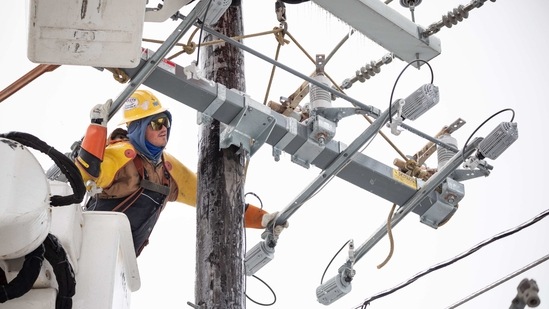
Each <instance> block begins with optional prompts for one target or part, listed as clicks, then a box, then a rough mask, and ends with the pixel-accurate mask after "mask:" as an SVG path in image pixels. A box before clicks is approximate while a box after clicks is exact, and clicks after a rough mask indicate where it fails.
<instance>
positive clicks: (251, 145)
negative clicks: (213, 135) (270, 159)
mask: <svg viewBox="0 0 549 309" xmlns="http://www.w3.org/2000/svg"><path fill="white" fill-rule="evenodd" d="M243 97H244V106H243V107H242V110H241V111H240V113H238V115H237V116H236V117H235V118H234V119H233V120H232V121H231V123H229V124H228V125H227V126H226V127H225V129H223V131H222V132H221V135H220V138H219V147H220V148H228V147H229V146H231V145H235V146H238V147H241V148H244V149H245V150H246V151H247V152H248V153H249V154H250V156H252V155H253V154H254V153H255V152H256V151H257V150H258V149H259V148H260V147H261V146H262V145H263V144H264V143H265V142H266V141H267V138H268V137H269V135H270V134H271V132H272V130H273V128H274V126H275V124H276V120H275V118H274V117H273V116H271V109H270V108H268V107H267V106H265V105H263V104H259V103H257V102H255V101H253V100H252V99H250V98H249V97H248V96H243ZM253 103H255V104H253Z"/></svg>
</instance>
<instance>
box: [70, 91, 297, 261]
mask: <svg viewBox="0 0 549 309" xmlns="http://www.w3.org/2000/svg"><path fill="white" fill-rule="evenodd" d="M111 104H112V100H109V101H107V103H105V104H98V105H96V106H95V107H94V108H93V109H92V110H91V112H90V118H91V124H90V125H89V127H88V129H87V132H86V135H85V137H84V139H83V140H82V145H81V148H80V150H79V152H78V156H77V158H76V160H75V161H76V165H77V166H78V168H79V169H80V171H81V173H82V177H83V179H84V183H86V186H87V187H88V190H91V191H92V195H93V193H95V192H97V191H100V192H99V193H97V194H95V195H94V196H93V197H92V198H91V199H90V200H89V201H88V204H87V208H88V209H89V210H101V211H119V212H123V213H125V214H126V216H127V217H128V219H129V221H130V226H131V231H132V236H133V243H134V247H135V253H136V256H139V254H140V253H141V250H143V247H145V246H146V245H147V244H148V239H149V235H150V234H151V232H152V230H153V228H154V226H155V224H156V222H157V220H158V217H159V215H160V212H161V211H162V210H163V208H164V206H165V205H166V203H167V202H172V201H177V202H181V203H185V204H187V205H190V206H196V186H197V180H196V174H195V173H194V172H192V171H191V170H190V169H188V168H187V167H186V166H185V165H183V164H182V163H181V162H180V161H178V160H177V159H176V158H174V157H173V156H171V155H169V154H168V153H166V152H165V151H164V147H166V144H167V143H168V139H169V137H170V129H171V123H172V115H171V113H170V112H169V111H168V110H166V108H164V107H162V105H161V104H160V102H159V101H158V99H157V98H156V97H155V96H154V95H153V94H152V93H151V92H150V91H147V90H137V91H135V92H134V93H133V94H132V95H131V97H130V98H128V100H126V102H125V103H124V107H123V109H124V111H123V112H124V120H123V122H122V123H125V124H126V125H127V128H128V130H127V132H126V130H124V129H121V128H118V129H116V130H114V131H113V133H112V134H111V136H110V137H109V139H108V140H107V121H108V114H109V110H110V106H111ZM122 123H121V124H122ZM97 188H99V189H97ZM93 191H95V192H93ZM246 206H247V207H246V212H245V217H244V221H245V226H246V227H249V228H264V227H266V226H267V224H269V222H272V220H273V219H275V218H276V215H277V213H272V214H269V213H267V212H266V211H264V210H262V209H260V208H258V207H255V206H253V205H249V204H248V205H246ZM286 226H287V225H286ZM286 226H285V227H286ZM277 228H278V230H279V231H280V230H281V227H277ZM282 228H283V227H282Z"/></svg>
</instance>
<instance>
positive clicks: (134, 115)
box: [120, 90, 166, 124]
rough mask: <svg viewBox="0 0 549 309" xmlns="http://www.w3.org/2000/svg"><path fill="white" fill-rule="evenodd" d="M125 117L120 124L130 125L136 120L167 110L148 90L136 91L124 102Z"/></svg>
mask: <svg viewBox="0 0 549 309" xmlns="http://www.w3.org/2000/svg"><path fill="white" fill-rule="evenodd" d="M123 109H124V117H123V119H122V122H120V124H124V123H130V122H132V121H134V120H138V119H142V118H146V117H149V116H152V115H156V114H159V113H162V112H163V111H165V110H166V109H165V108H164V107H162V104H160V101H158V99H157V98H156V96H155V95H154V94H152V92H150V91H148V90H136V91H135V92H134V93H133V94H132V95H131V96H130V97H129V98H128V99H127V100H126V102H124V107H123Z"/></svg>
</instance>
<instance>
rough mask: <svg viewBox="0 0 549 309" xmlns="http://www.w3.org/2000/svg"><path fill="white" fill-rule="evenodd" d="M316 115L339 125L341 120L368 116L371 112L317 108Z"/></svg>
mask: <svg viewBox="0 0 549 309" xmlns="http://www.w3.org/2000/svg"><path fill="white" fill-rule="evenodd" d="M314 113H315V114H316V115H320V116H323V117H324V118H326V119H328V120H330V121H333V122H335V123H338V121H340V120H341V119H343V118H345V117H348V116H353V115H367V114H369V111H365V110H363V109H361V108H359V107H317V108H316V109H315V110H314Z"/></svg>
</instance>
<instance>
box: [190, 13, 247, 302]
mask: <svg viewBox="0 0 549 309" xmlns="http://www.w3.org/2000/svg"><path fill="white" fill-rule="evenodd" d="M214 29H216V30H217V31H219V32H220V33H224V34H225V35H227V36H235V35H241V34H242V33H243V25H242V9H241V6H240V5H238V6H231V7H230V8H229V9H228V10H227V11H226V12H225V14H224V15H223V16H222V17H221V19H220V20H219V21H218V23H217V24H216V25H215V27H214ZM215 39H217V38H215V37H213V36H212V35H210V34H208V35H207V36H205V37H204V41H211V40H215ZM200 58H201V64H202V69H203V72H204V74H205V77H206V78H208V79H210V80H213V81H216V82H218V83H221V84H223V85H225V86H226V87H227V88H228V89H230V88H234V89H238V90H240V91H243V92H245V91H246V89H245V78H244V55H243V52H242V51H241V50H239V49H238V48H235V47H233V46H231V45H230V44H221V45H215V46H209V47H204V48H201V50H200ZM219 136H220V124H219V122H218V121H217V120H213V119H206V120H205V121H204V122H203V124H202V125H201V128H200V137H199V149H200V150H199V163H198V192H197V194H198V202H197V233H196V234H197V235H196V237H197V242H196V282H195V302H196V303H195V304H196V305H198V306H202V307H201V308H207V309H213V308H224V309H225V308H227V309H230V308H235V309H236V308H246V299H245V294H244V290H245V274H244V255H245V250H244V219H243V218H244V195H243V190H244V181H245V162H246V153H245V152H244V151H243V150H242V152H239V148H237V147H234V146H231V147H230V148H227V149H220V148H219Z"/></svg>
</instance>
